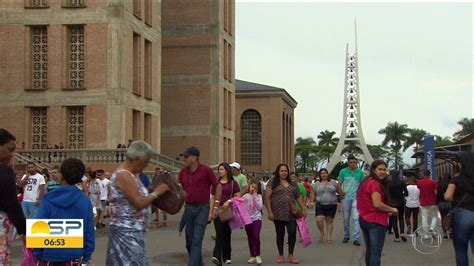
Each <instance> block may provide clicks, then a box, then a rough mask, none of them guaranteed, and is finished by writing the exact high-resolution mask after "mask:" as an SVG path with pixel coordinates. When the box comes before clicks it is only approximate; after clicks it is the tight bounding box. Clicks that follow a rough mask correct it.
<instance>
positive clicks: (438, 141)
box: [435, 135, 454, 147]
mask: <svg viewBox="0 0 474 266" xmlns="http://www.w3.org/2000/svg"><path fill="white" fill-rule="evenodd" d="M453 143H454V142H453V141H452V140H451V138H450V137H441V136H439V135H435V146H436V147H441V146H448V145H451V144H453Z"/></svg>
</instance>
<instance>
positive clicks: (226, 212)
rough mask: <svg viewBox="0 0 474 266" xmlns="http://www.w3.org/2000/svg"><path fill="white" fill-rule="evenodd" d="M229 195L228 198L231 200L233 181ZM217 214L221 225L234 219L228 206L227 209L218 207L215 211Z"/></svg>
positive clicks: (230, 207) (232, 181)
mask: <svg viewBox="0 0 474 266" xmlns="http://www.w3.org/2000/svg"><path fill="white" fill-rule="evenodd" d="M230 193H231V197H230V198H232V196H233V195H234V180H231V190H230ZM217 213H218V214H219V220H220V221H221V222H223V223H224V222H227V221H229V220H231V219H232V218H233V217H234V212H233V211H232V206H231V205H230V204H229V207H227V208H224V207H220V208H219V209H218V210H217Z"/></svg>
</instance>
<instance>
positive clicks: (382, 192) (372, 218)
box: [357, 160, 398, 266]
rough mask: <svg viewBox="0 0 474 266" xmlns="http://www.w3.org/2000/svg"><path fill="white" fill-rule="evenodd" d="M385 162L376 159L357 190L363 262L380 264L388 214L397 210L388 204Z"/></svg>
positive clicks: (373, 265)
mask: <svg viewBox="0 0 474 266" xmlns="http://www.w3.org/2000/svg"><path fill="white" fill-rule="evenodd" d="M386 176H387V163H385V162H384V161H382V160H376V161H374V162H373V163H372V165H371V166H370V175H369V176H368V177H367V178H366V179H365V180H364V181H363V182H362V184H360V186H359V191H358V192H357V210H358V211H359V215H360V217H359V223H360V228H361V230H362V233H363V235H364V240H365V249H366V250H365V264H366V265H367V266H380V257H381V256H382V249H383V245H384V242H385V230H386V229H387V225H388V217H389V215H397V213H398V210H397V209H396V208H392V207H390V206H388V205H387V204H386V203H387V202H389V199H388V198H389V195H388V193H387V191H388V189H387V181H386V179H385V178H386Z"/></svg>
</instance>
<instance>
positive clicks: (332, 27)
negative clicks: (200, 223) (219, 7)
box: [236, 0, 474, 144]
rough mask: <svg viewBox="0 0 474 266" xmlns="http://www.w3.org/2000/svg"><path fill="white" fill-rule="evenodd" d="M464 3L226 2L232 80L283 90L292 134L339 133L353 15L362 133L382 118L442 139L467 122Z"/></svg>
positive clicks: (468, 47)
mask: <svg viewBox="0 0 474 266" xmlns="http://www.w3.org/2000/svg"><path fill="white" fill-rule="evenodd" d="M472 12H473V7H472V4H471V3H457V4H454V3H308V2H304V3H301V2H300V3H294V2H287V3H285V2H281V1H280V2H271V1H259V2H257V1H255V2H249V1H241V2H239V0H238V1H237V3H236V77H237V78H238V79H243V80H247V81H251V82H256V83H263V84H268V85H272V86H277V87H282V88H285V89H286V90H287V91H288V92H289V93H290V94H291V95H292V96H293V97H294V98H295V99H296V100H297V101H298V107H297V108H296V114H295V122H296V125H295V137H309V136H310V137H314V138H316V136H317V134H318V132H320V131H322V130H325V129H329V130H334V131H336V132H337V135H338V136H339V134H340V130H341V123H342V121H341V119H342V98H343V84H344V60H345V45H346V43H347V42H349V47H350V50H351V49H353V48H354V18H357V26H358V49H359V79H360V80H359V81H360V83H359V84H360V95H361V109H362V110H361V112H362V123H363V131H364V134H365V137H366V141H367V142H368V143H369V144H380V142H381V140H382V138H383V137H382V136H381V135H379V134H378V133H377V132H378V130H379V129H380V128H383V127H384V126H385V125H386V124H387V123H388V122H389V121H398V122H401V123H406V124H408V126H410V127H416V128H422V129H425V130H427V131H429V132H431V133H435V134H439V135H443V136H445V135H446V136H452V134H453V133H454V132H455V131H456V130H457V128H458V126H457V124H456V122H457V120H459V119H460V118H461V117H474V107H473V102H474V99H473V98H474V96H473V89H472V88H473V87H472V73H473V69H472V60H473V54H472V45H473V36H472V24H473V20H472Z"/></svg>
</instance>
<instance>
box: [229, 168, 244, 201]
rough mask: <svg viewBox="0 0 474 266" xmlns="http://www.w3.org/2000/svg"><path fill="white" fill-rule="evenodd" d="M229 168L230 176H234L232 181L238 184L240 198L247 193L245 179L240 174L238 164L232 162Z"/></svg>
mask: <svg viewBox="0 0 474 266" xmlns="http://www.w3.org/2000/svg"><path fill="white" fill-rule="evenodd" d="M230 166H231V167H232V174H233V175H234V180H235V181H237V183H239V187H240V195H241V196H242V195H244V194H245V193H247V187H248V183H247V177H246V176H245V175H244V174H242V173H241V171H240V170H241V167H240V164H239V163H238V162H233V163H231V164H230Z"/></svg>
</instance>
